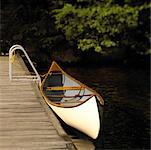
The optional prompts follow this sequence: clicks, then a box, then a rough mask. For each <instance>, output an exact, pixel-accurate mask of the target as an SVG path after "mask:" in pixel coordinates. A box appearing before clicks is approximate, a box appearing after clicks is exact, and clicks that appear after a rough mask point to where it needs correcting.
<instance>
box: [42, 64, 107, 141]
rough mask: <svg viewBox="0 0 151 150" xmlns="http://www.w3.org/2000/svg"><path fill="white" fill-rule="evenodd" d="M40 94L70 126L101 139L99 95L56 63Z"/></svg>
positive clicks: (100, 101) (101, 108) (47, 75)
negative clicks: (99, 136)
mask: <svg viewBox="0 0 151 150" xmlns="http://www.w3.org/2000/svg"><path fill="white" fill-rule="evenodd" d="M40 91H41V94H42V96H43V97H44V100H45V101H46V103H47V104H48V105H49V106H50V108H51V109H52V110H53V111H54V112H55V113H56V115H57V116H58V117H60V118H61V119H62V120H63V121H64V122H65V123H66V124H67V125H69V126H71V127H73V128H75V129H77V130H79V131H81V132H83V133H84V134H86V135H88V136H89V137H91V138H93V139H96V138H97V137H98V135H99V132H100V130H101V124H102V115H103V105H104V101H103V99H102V97H101V96H100V95H99V94H98V93H97V92H96V91H94V90H93V89H91V88H89V87H88V86H86V85H85V84H83V83H81V82H80V81H78V80H76V79H74V78H73V77H71V76H70V75H68V74H67V73H66V72H64V71H63V70H62V69H61V67H60V66H59V65H58V64H57V63H56V62H55V61H53V62H52V65H51V67H50V69H49V71H48V73H47V74H46V75H45V78H44V79H43V81H42V83H41V86H40Z"/></svg>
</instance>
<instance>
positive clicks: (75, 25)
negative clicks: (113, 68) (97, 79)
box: [0, 0, 151, 63]
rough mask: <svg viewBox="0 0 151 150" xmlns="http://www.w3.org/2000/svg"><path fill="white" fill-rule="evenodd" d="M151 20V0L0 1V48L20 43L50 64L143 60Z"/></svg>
mask: <svg viewBox="0 0 151 150" xmlns="http://www.w3.org/2000/svg"><path fill="white" fill-rule="evenodd" d="M149 18H150V2H149V0H148V1H145V0H144V1H142V0H71V1H69V0H59V1H55V0H26V1H20V0H1V28H0V29H1V32H0V33H1V36H0V42H1V48H0V51H1V52H7V51H8V49H9V47H10V46H12V45H13V44H16V43H18V44H21V45H23V46H24V47H25V48H27V50H28V52H29V53H30V54H31V55H32V56H33V57H34V58H35V60H37V61H38V60H39V59H40V60H41V61H42V62H46V63H47V62H48V61H49V59H56V60H58V61H62V62H90V61H91V62H94V63H100V62H103V61H104V62H105V63H106V62H107V63H108V62H113V61H114V62H119V61H120V62H130V63H132V62H135V63H136V62H137V63H138V62H140V63H142V60H143V62H144V61H146V60H147V59H148V60H149V56H150V53H151V49H150V20H149Z"/></svg>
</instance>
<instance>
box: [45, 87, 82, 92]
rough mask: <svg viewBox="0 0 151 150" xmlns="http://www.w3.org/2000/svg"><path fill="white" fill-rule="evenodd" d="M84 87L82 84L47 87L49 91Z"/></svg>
mask: <svg viewBox="0 0 151 150" xmlns="http://www.w3.org/2000/svg"><path fill="white" fill-rule="evenodd" d="M82 89H84V87H82V86H54V87H47V90H48V91H64V90H82Z"/></svg>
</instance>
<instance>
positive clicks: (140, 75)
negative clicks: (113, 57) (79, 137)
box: [65, 67, 150, 150]
mask: <svg viewBox="0 0 151 150" xmlns="http://www.w3.org/2000/svg"><path fill="white" fill-rule="evenodd" d="M65 70H66V71H67V72H68V73H69V74H70V75H72V76H73V77H75V78H77V79H78V80H80V81H81V82H83V83H85V84H87V85H88V86H90V87H92V88H93V89H95V90H96V91H97V92H99V93H100V94H101V95H102V97H103V98H104V100H105V106H104V119H103V124H104V128H103V137H102V136H99V137H98V139H97V140H95V141H91V142H93V145H94V146H95V149H98V150H99V149H102V147H103V148H104V149H134V148H135V149H149V148H150V147H149V146H150V140H149V139H150V135H149V133H150V131H149V130H150V124H149V123H150V92H149V88H150V85H149V73H148V72H146V71H144V70H139V69H135V70H134V69H126V68H122V67H104V68H93V69H92V68H91V69H90V68H79V67H78V68H66V69H65ZM70 134H71V135H72V136H73V134H74V133H72V131H71V132H70ZM85 141H87V140H85ZM102 141H103V144H102V143H101V142H102ZM89 144H90V143H89ZM86 145H87V143H86V144H85V146H86ZM83 146H84V145H83Z"/></svg>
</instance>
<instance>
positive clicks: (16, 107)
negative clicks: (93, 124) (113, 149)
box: [0, 56, 76, 150]
mask: <svg viewBox="0 0 151 150" xmlns="http://www.w3.org/2000/svg"><path fill="white" fill-rule="evenodd" d="M15 63H17V64H16V65H15V66H14V67H13V69H14V72H15V73H16V74H30V73H29V72H27V70H28V69H27V67H26V66H25V64H23V63H21V61H20V60H19V59H18V60H17V61H16V62H15ZM35 86H37V85H35V84H34V83H33V82H31V81H10V80H9V76H8V57H6V56H0V149H1V150H10V149H11V150H51V149H54V150H55V149H60V150H67V149H76V148H75V147H74V145H73V143H72V141H71V140H70V138H69V137H68V136H67V135H66V136H67V137H66V138H64V135H65V133H64V131H63V129H62V127H61V125H60V124H59V123H58V122H57V121H56V120H55V116H54V114H53V112H51V111H49V112H48V111H47V110H48V109H49V108H47V109H45V108H44V107H43V106H44V105H45V104H44V100H43V99H42V97H41V96H40V95H39V93H38V90H35V89H37V87H35ZM45 107H46V106H45ZM50 113H51V114H50ZM56 126H57V127H56ZM57 129H59V130H60V131H58V130H57ZM60 133H63V136H62V135H61V134H60Z"/></svg>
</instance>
